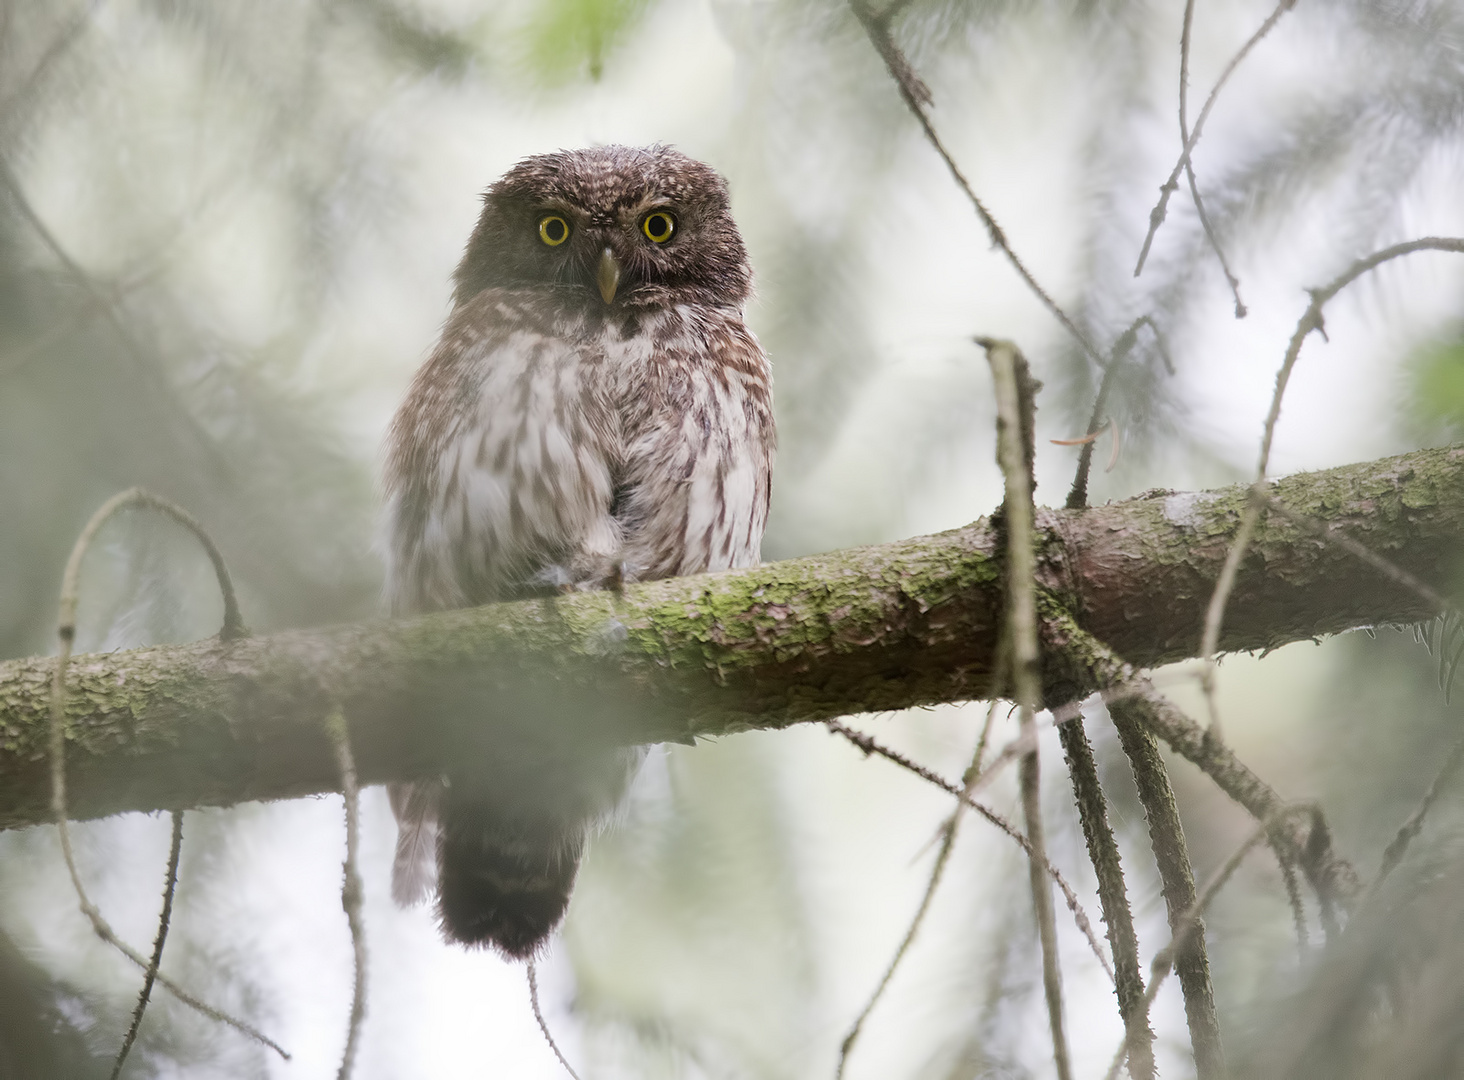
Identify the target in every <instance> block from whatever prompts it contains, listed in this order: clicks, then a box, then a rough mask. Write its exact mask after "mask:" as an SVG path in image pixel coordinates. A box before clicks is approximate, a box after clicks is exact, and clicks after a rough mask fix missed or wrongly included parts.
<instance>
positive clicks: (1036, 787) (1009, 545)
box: [982, 341, 1072, 1080]
mask: <svg viewBox="0 0 1464 1080" xmlns="http://www.w3.org/2000/svg"><path fill="white" fill-rule="evenodd" d="M982 344H983V346H984V348H985V349H986V359H987V361H988V362H989V363H990V364H991V372H992V382H993V384H994V387H995V390H996V418H997V419H996V442H997V450H996V457H997V461H998V463H999V464H1000V465H1001V471H1002V474H1003V476H1004V478H1005V481H1006V498H1005V501H1004V502H1003V503H1002V509H1003V524H1004V525H1005V528H1006V580H1007V596H1006V627H1007V637H1008V640H1009V641H1010V642H1011V681H1012V687H1013V689H1014V691H1015V695H1016V699H1017V708H1018V715H1019V717H1020V730H1021V731H1022V733H1023V734H1028V733H1030V732H1031V731H1032V730H1033V729H1034V728H1035V725H1036V713H1037V709H1038V708H1040V707H1041V704H1042V674H1041V668H1040V663H1041V653H1040V652H1039V650H1038V647H1037V584H1036V573H1037V554H1036V551H1035V548H1034V546H1033V517H1034V510H1033V507H1032V486H1033V485H1032V449H1031V448H1032V429H1033V417H1032V409H1033V403H1032V391H1031V381H1030V376H1029V375H1028V374H1027V363H1026V361H1025V360H1024V359H1022V357H1021V354H1020V353H1018V351H1017V349H1016V346H1014V345H1012V344H1010V343H1009V342H996V341H992V342H983V343H982ZM1019 769H1020V779H1021V787H1022V815H1023V817H1024V818H1025V820H1026V824H1027V838H1028V840H1030V841H1031V845H1032V848H1031V850H1032V857H1031V860H1030V877H1031V883H1032V904H1033V907H1034V909H1035V911H1036V915H1037V932H1038V937H1039V939H1040V941H1041V943H1042V986H1043V991H1044V995H1045V996H1046V998H1047V1019H1048V1025H1049V1026H1050V1027H1051V1029H1052V1056H1053V1062H1054V1064H1055V1065H1056V1067H1057V1076H1058V1080H1070V1078H1071V1076H1072V1065H1071V1063H1070V1060H1069V1057H1068V1047H1067V1036H1066V1034H1065V1033H1064V1031H1063V1015H1062V970H1061V968H1060V967H1059V965H1058V955H1057V925H1056V923H1055V922H1054V920H1053V914H1052V887H1051V886H1050V885H1049V884H1048V882H1047V875H1046V874H1045V873H1043V864H1044V863H1045V862H1046V861H1047V853H1046V844H1045V840H1044V836H1043V828H1042V786H1041V765H1040V758H1039V755H1038V752H1037V746H1036V745H1035V741H1034V745H1033V746H1032V748H1031V749H1030V750H1028V751H1027V752H1026V754H1024V755H1023V757H1022V760H1021V764H1020V766H1019Z"/></svg>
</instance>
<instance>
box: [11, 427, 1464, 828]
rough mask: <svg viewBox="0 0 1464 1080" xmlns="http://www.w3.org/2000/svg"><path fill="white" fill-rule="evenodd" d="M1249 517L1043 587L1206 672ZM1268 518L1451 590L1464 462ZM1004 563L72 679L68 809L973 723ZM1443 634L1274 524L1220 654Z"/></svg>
mask: <svg viewBox="0 0 1464 1080" xmlns="http://www.w3.org/2000/svg"><path fill="white" fill-rule="evenodd" d="M1247 490H1248V489H1247V488H1246V487H1245V486H1235V487H1230V488H1225V489H1222V490H1219V491H1213V492H1200V493H1188V494H1176V493H1171V492H1150V493H1147V494H1146V495H1144V496H1141V497H1139V498H1136V499H1130V500H1128V501H1126V502H1121V503H1113V504H1109V505H1107V506H1102V507H1097V508H1094V509H1091V510H1084V511H1051V510H1049V511H1041V512H1040V513H1039V515H1038V521H1037V524H1038V536H1037V545H1036V549H1037V552H1038V559H1039V565H1038V581H1039V584H1040V585H1041V586H1042V588H1043V589H1044V590H1045V591H1046V593H1047V594H1048V595H1050V596H1053V597H1055V598H1056V599H1058V600H1059V601H1060V602H1061V603H1062V604H1063V605H1064V606H1065V607H1066V608H1067V609H1068V610H1070V611H1072V612H1074V613H1075V614H1076V617H1077V620H1078V623H1079V624H1080V626H1081V627H1082V629H1083V630H1084V631H1086V632H1087V633H1088V634H1091V635H1092V636H1093V637H1095V638H1097V639H1099V640H1101V641H1103V642H1105V643H1106V644H1107V645H1108V646H1109V647H1110V648H1111V649H1112V650H1113V651H1114V653H1115V654H1117V655H1118V656H1122V657H1123V658H1124V659H1126V660H1127V661H1129V662H1130V663H1133V664H1135V665H1139V666H1142V667H1150V666H1154V665H1157V664H1162V663H1167V662H1171V661H1174V660H1178V659H1182V658H1185V657H1188V656H1192V655H1194V654H1195V652H1196V650H1197V648H1198V645H1199V641H1198V636H1199V635H1198V633H1197V627H1198V626H1199V625H1200V622H1201V616H1202V613H1203V611H1204V609H1205V604H1206V603H1207V601H1208V600H1209V597H1210V593H1211V591H1212V589H1213V587H1214V582H1215V579H1216V576H1217V575H1218V573H1219V570H1220V566H1221V564H1222V563H1223V561H1224V559H1225V553H1226V549H1227V547H1228V546H1229V541H1230V538H1231V536H1232V535H1233V533H1234V530H1235V528H1236V525H1237V523H1238V521H1239V520H1240V516H1241V514H1242V512H1243V511H1244V509H1245V503H1246V499H1247ZM1271 492H1272V494H1273V495H1274V496H1275V497H1276V498H1279V499H1281V500H1282V501H1284V502H1285V503H1286V505H1287V506H1288V507H1290V508H1291V509H1292V510H1294V511H1295V512H1296V513H1298V514H1301V515H1305V516H1306V517H1309V518H1314V519H1317V520H1320V521H1323V522H1326V523H1327V524H1329V525H1331V526H1333V527H1335V528H1341V529H1345V530H1346V532H1347V534H1348V535H1349V536H1351V537H1353V538H1354V539H1355V540H1357V542H1358V543H1361V544H1363V545H1365V546H1366V547H1368V548H1370V549H1371V550H1373V551H1376V552H1378V553H1379V554H1381V555H1383V556H1384V557H1386V558H1388V559H1389V560H1390V561H1391V562H1393V563H1395V564H1396V565H1397V566H1399V567H1400V568H1402V569H1403V570H1405V571H1406V572H1407V573H1409V574H1411V575H1413V576H1414V577H1416V578H1419V579H1420V580H1422V581H1424V582H1430V583H1432V584H1433V586H1434V587H1439V586H1440V585H1441V584H1442V583H1443V582H1446V581H1447V580H1448V578H1449V574H1448V570H1449V567H1450V566H1451V565H1452V560H1453V558H1454V554H1455V552H1456V551H1457V547H1458V537H1459V536H1461V535H1464V448H1452V449H1443V450H1424V451H1418V452H1416V453H1413V454H1408V455H1404V456H1402V457H1397V458H1388V459H1384V460H1381V461H1376V462H1370V463H1366V464H1362V465H1352V466H1347V467H1344V468H1340V469H1332V470H1328V471H1326V472H1317V473H1304V474H1300V475H1297V476H1293V477H1290V478H1287V479H1285V480H1282V481H1279V482H1277V483H1276V484H1275V485H1274V486H1273V487H1272V489H1271ZM996 555H997V545H996V539H995V536H994V534H993V531H992V529H991V527H990V525H989V524H988V523H987V522H985V521H979V522H976V523H974V524H972V525H969V526H967V527H965V528H963V529H957V530H954V531H952V532H948V533H942V534H940V535H938V536H931V537H919V538H916V539H913V540H905V541H901V542H899V543H894V544H886V545H883V546H880V547H872V548H860V549H853V550H849V551H842V552H835V553H833V554H829V555H821V556H814V557H812V558H807V559H798V560H794V561H790V562H784V563H775V564H772V565H768V566H762V567H757V568H754V569H751V570H740V571H732V572H727V573H722V574H713V575H705V576H701V577H694V578H681V579H673V580H668V581H659V582H652V583H648V584H644V585H637V586H634V587H631V588H628V589H626V590H625V592H624V594H623V596H622V597H620V598H618V599H612V597H610V596H609V595H608V594H597V593H581V594H576V595H572V596H567V597H562V598H558V599H554V600H537V601H525V602H521V603H517V604H500V605H494V606H490V607H484V608H477V609H473V610H468V611H456V612H444V613H441V614H436V615H428V616H422V617H419V618H414V619H401V620H395V621H392V622H372V623H362V624H357V625H351V626H341V627H333V628H327V629H323V630H312V631H290V632H286V633H280V634H273V635H260V636H258V637H252V638H245V639H242V640H238V641H232V642H227V643H224V642H220V641H218V640H217V639H209V640H206V641H200V642H194V643H192V644H188V645H175V646H162V647H156V648H147V649H138V650H132V651H127V652H117V653H110V654H106V655H97V654H93V655H83V656H77V657H75V658H73V660H72V661H71V666H70V669H69V675H68V682H69V685H70V686H71V692H70V693H69V695H68V699H67V705H66V712H67V729H68V746H67V753H66V760H67V773H68V777H67V787H68V792H69V800H70V801H69V810H70V813H71V815H72V816H73V817H74V818H84V817H95V816H100V815H104V814H111V813H117V812H119V811H123V810H156V809H168V810H171V809H178V808H182V807H192V806H202V805H228V804H232V803H235V802H240V801H243V800H247V799H262V798H284V797H290V796H296V795H304V794H308V793H314V792H321V791H328V790H335V789H336V788H337V787H338V786H339V783H340V780H339V772H338V769H337V767H336V761H335V756H334V753H333V752H332V748H331V745H330V742H329V739H328V738H327V737H326V735H325V732H324V731H323V729H322V727H321V725H320V722H319V718H320V716H322V715H323V714H325V713H326V712H328V711H329V710H330V708H331V707H332V706H333V705H334V704H336V703H339V705H340V707H341V708H342V709H343V710H344V711H345V714H346V716H347V717H349V720H350V737H351V745H352V748H353V750H354V751H355V755H356V762H357V766H358V768H359V772H360V779H361V782H362V783H368V784H369V783H380V782H382V781H384V780H389V779H407V778H410V777H412V776H421V775H429V774H433V773H435V772H437V771H438V770H440V769H441V767H442V764H443V763H444V762H446V761H449V760H453V759H454V757H455V756H456V755H461V754H465V753H483V752H484V751H485V749H489V750H491V749H492V748H494V747H498V748H503V747H507V746H514V747H529V748H532V747H533V746H535V745H539V746H544V745H552V744H555V743H564V744H579V743H585V742H592V743H594V742H600V743H635V742H656V741H664V740H680V741H687V740H688V739H691V738H692V737H694V736H696V735H718V734H725V733H728V732H734V731H743V730H748V729H751V728H777V727H783V726H786V725H788V724H792V723H799V722H804V721H813V720H824V719H827V718H829V717H834V716H841V715H847V714H849V713H856V712H868V711H879V710H887V709H898V708H905V707H909V706H914V705H928V704H934V703H937V702H945V701H963V700H971V699H976V698H981V697H984V696H986V695H987V694H988V693H989V691H990V685H991V673H992V665H993V662H994V657H995V652H996V644H997V639H998V636H999V632H998V631H999V612H1000V609H1001V594H1002V577H1001V572H1000V566H999V562H998V560H997V557H996ZM1432 614H1433V611H1432V609H1431V607H1430V606H1429V605H1427V604H1426V603H1425V602H1424V601H1422V600H1421V599H1420V598H1419V597H1418V596H1416V595H1415V594H1414V593H1413V592H1412V591H1410V590H1407V589H1404V588H1402V587H1400V586H1399V585H1398V584H1397V583H1396V582H1395V581H1392V580H1390V579H1388V578H1386V577H1383V576H1382V575H1379V574H1378V573H1376V572H1375V571H1374V570H1372V569H1371V568H1370V567H1368V566H1365V565H1362V564H1360V563H1358V562H1357V560H1356V559H1354V558H1353V556H1351V555H1350V554H1348V553H1347V552H1346V551H1343V550H1341V549H1339V548H1337V547H1336V546H1335V545H1331V544H1327V543H1325V542H1323V541H1321V540H1319V539H1317V538H1316V537H1314V536H1312V535H1311V534H1310V533H1309V532H1308V531H1307V530H1306V529H1304V528H1301V527H1299V526H1297V525H1294V524H1292V523H1291V522H1289V521H1286V520H1283V519H1280V517H1279V515H1278V516H1277V517H1275V518H1268V519H1266V520H1265V521H1264V522H1263V523H1262V524H1261V526H1260V527H1259V529H1258V531H1257V534H1256V538H1255V540H1254V542H1253V543H1252V545H1251V553H1250V555H1249V556H1248V557H1247V558H1246V560H1245V561H1244V563H1243V564H1242V566H1241V568H1240V573H1239V576H1238V578H1237V581H1236V587H1235V592H1234V594H1233V596H1232V599H1231V602H1230V608H1229V612H1228V615H1227V619H1226V626H1225V633H1224V635H1223V637H1222V639H1221V642H1220V646H1221V648H1222V649H1226V650H1234V649H1256V648H1268V647H1274V646H1276V645H1280V644H1283V643H1285V642H1287V641H1294V640H1299V639H1305V638H1310V637H1313V636H1316V635H1319V634H1327V633H1335V632H1337V631H1340V630H1344V629H1348V628H1351V627H1356V626H1363V625H1374V624H1377V623H1386V622H1410V621H1413V620H1416V619H1419V618H1423V617H1426V616H1429V615H1432ZM1044 667H1045V662H1044ZM54 670H55V660H54V659H52V658H45V657H31V658H28V659H23V660H13V661H10V662H8V663H4V664H0V827H10V826H15V825H24V824H33V823H38V822H43V821H48V820H50V812H49V809H48V808H49V790H50V789H49V777H48V774H47V769H46V732H47V701H48V696H49V687H50V681H51V677H52V675H53V673H54ZM1165 737H1166V739H1168V737H1167V736H1165ZM1180 752H1181V753H1184V752H1185V751H1184V750H1182V749H1181V750H1180Z"/></svg>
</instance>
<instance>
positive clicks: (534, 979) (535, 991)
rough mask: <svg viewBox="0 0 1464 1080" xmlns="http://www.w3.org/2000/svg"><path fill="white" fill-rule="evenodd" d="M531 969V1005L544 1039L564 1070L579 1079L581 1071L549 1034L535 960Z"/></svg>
mask: <svg viewBox="0 0 1464 1080" xmlns="http://www.w3.org/2000/svg"><path fill="white" fill-rule="evenodd" d="M528 969H529V1005H530V1006H531V1007H532V1008H533V1010H534V1019H535V1020H537V1021H539V1030H540V1031H541V1032H543V1033H544V1041H545V1042H547V1043H548V1044H549V1049H550V1050H553V1051H554V1056H555V1057H557V1058H558V1059H559V1064H561V1065H563V1066H564V1071H565V1072H567V1073H569V1075H570V1076H571V1077H572V1078H573V1080H579V1073H577V1072H575V1071H574V1069H573V1068H571V1067H570V1064H569V1062H568V1061H566V1060H565V1059H564V1055H563V1054H561V1053H560V1052H559V1044H558V1043H556V1042H555V1041H554V1036H553V1035H551V1034H549V1025H548V1024H546V1023H545V1022H544V1013H543V1011H542V1010H540V1008H539V978H538V976H537V975H536V974H535V973H534V961H532V960H530V961H529V963H528Z"/></svg>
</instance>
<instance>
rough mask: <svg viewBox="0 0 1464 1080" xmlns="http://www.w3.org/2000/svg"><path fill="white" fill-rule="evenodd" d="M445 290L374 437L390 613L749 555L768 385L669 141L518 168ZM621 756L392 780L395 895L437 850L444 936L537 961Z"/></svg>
mask: <svg viewBox="0 0 1464 1080" xmlns="http://www.w3.org/2000/svg"><path fill="white" fill-rule="evenodd" d="M656 215H661V217H656ZM653 217H654V218H655V220H649V219H651V218H653ZM662 217H664V218H666V219H668V220H662ZM551 219H554V220H557V221H559V222H560V223H561V224H562V225H563V232H564V234H565V235H563V236H561V228H560V225H555V224H552V221H551ZM668 221H669V224H668ZM546 222H548V223H549V224H547V225H546V224H545V223H546ZM663 231H664V232H667V233H669V235H668V236H667V238H665V239H664V240H661V241H659V242H658V240H657V234H658V233H660V232H663ZM456 282H457V287H456V290H455V293H454V306H453V311H452V313H451V315H450V316H449V318H448V321H447V325H446V327H445V328H444V330H443V334H442V338H441V340H440V342H439V343H438V345H437V347H436V349H435V350H434V351H433V353H432V354H431V356H430V357H429V358H428V360H427V361H426V363H425V364H423V366H422V368H421V370H420V371H419V372H418V373H417V376H416V378H415V379H414V380H413V383H412V386H411V389H410V391H409V392H408V395H407V399H406V401H405V402H404V404H403V405H402V407H401V409H400V411H399V412H398V413H397V416H396V419H395V421H394V422H393V424H392V428H391V434H390V437H389V440H388V448H387V462H386V498H387V514H386V546H387V554H388V578H387V590H388V598H389V601H390V605H391V608H392V610H393V612H395V613H398V614H405V613H412V612H422V611H433V610H440V609H444V608H454V607H464V606H468V605H472V604H481V603H487V602H491V601H496V600H507V599H515V598H520V597H527V596H534V595H552V594H553V593H554V592H556V591H559V590H563V589H569V588H595V587H600V586H602V585H605V584H607V583H610V582H613V581H620V580H624V581H634V580H638V579H652V578H660V577H668V576H672V575H678V574H691V573H697V572H700V571H703V570H716V569H725V568H728V567H736V566H749V565H753V564H755V563H756V562H757V561H758V558H759V550H760V546H761V541H762V533H763V527H764V524H765V523H766V520H767V508H768V495H769V480H770V474H771V467H772V456H773V447H774V434H773V421H772V405H771V387H770V377H769V372H768V366H767V360H766V358H765V357H764V355H763V353H762V350H761V348H760V347H759V346H758V343H757V341H756V339H755V338H754V337H753V336H752V334H751V333H750V332H749V331H748V330H747V328H746V326H745V325H744V323H743V318H742V308H743V304H744V303H745V301H746V299H747V296H748V293H749V291H750V287H751V272H750V269H749V267H748V265H747V258H746V254H745V252H744V249H743V247H742V242H741V239H740V237H739V236H738V234H737V229H736V226H735V225H734V224H733V222H732V218H731V214H730V211H729V208H728V202H727V192H726V186H725V184H724V183H723V181H722V180H721V178H720V177H718V176H717V175H716V173H715V172H713V171H712V170H711V169H709V168H708V167H707V166H705V165H703V164H701V163H699V162H696V161H693V160H691V159H690V158H687V157H685V156H684V155H682V154H680V153H677V152H676V151H674V150H670V149H668V148H665V147H651V148H649V149H630V148H626V147H617V146H610V147H601V148H596V149H591V150H579V151H570V152H561V153H557V154H546V155H542V156H538V157H532V158H528V159H526V160H525V161H523V162H521V163H520V164H519V165H517V166H515V167H514V168H513V169H512V170H510V172H509V173H507V174H506V175H505V176H504V177H503V178H502V179H501V180H500V181H498V183H496V184H494V185H493V186H492V187H491V188H490V189H489V191H488V193H487V194H486V195H485V197H484V209H483V213H482V216H481V217H480V219H479V221H478V225H477V227H476V229H475V230H474V232H473V235H472V237H471V239H470V240H469V243H468V248H467V251H466V253H465V254H464V256H463V259H462V262H461V263H460V265H459V266H458V270H457V274H456ZM632 761H633V756H632V755H629V754H626V753H615V754H611V755H600V756H598V757H593V759H591V760H585V759H576V760H572V761H571V760H568V759H566V758H564V757H563V756H562V755H559V756H555V755H550V757H549V758H546V759H544V760H541V761H538V762H535V763H533V764H532V765H531V766H530V768H529V770H528V771H529V773H530V774H536V775H532V776H530V777H529V779H527V780H526V778H525V770H524V762H522V761H516V762H514V763H513V768H512V769H511V770H510V769H508V768H498V767H495V764H494V763H492V762H479V763H474V764H473V765H472V766H471V767H465V769H464V770H463V771H462V772H461V773H460V774H452V775H449V776H448V777H446V778H445V780H444V782H441V783H432V782H419V783H416V784H412V785H403V786H397V787H395V788H394V789H393V791H392V805H393V809H394V810H395V811H396V813H397V818H398V821H399V822H400V824H401V836H400V838H399V845H398V852H397V864H396V867H395V869H394V874H393V895H394V896H395V897H396V898H397V900H398V901H400V902H404V903H408V902H412V901H414V900H417V899H420V898H421V897H422V896H424V895H425V894H426V893H427V891H428V890H429V889H430V886H431V881H432V877H433V869H434V867H433V862H434V861H435V863H436V870H437V877H438V881H439V902H438V910H439V914H440V916H441V919H442V926H443V930H444V932H445V933H446V935H447V936H448V937H449V938H451V939H453V940H457V941H462V942H465V943H469V944H490V945H493V946H495V947H496V948H498V949H499V950H500V951H502V952H504V953H505V954H507V955H510V956H528V955H531V954H532V952H533V951H534V949H536V948H537V947H538V946H539V945H540V944H541V943H542V942H543V940H544V939H545V937H547V935H548V934H549V933H550V932H551V931H552V929H553V927H554V926H555V925H556V924H557V923H558V921H559V919H560V917H562V915H563V912H564V908H565V906H566V904H567V903H568V898H569V891H570V888H571V886H572V884H573V879H574V874H575V870H576V868H577V866H578V861H579V856H580V853H581V850H582V847H583V842H584V838H585V834H586V830H587V829H588V828H589V826H590V825H591V823H592V822H593V820H594V819H595V818H596V817H597V816H599V815H601V814H603V813H604V812H605V811H607V810H608V809H609V808H610V807H611V806H613V804H614V801H615V800H616V799H617V798H618V797H619V795H620V793H621V792H622V791H623V788H624V786H625V783H626V782H627V780H628V778H629V772H630V766H631V763H632Z"/></svg>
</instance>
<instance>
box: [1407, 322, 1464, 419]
mask: <svg viewBox="0 0 1464 1080" xmlns="http://www.w3.org/2000/svg"><path fill="white" fill-rule="evenodd" d="M1411 374H1412V391H1413V393H1412V399H1413V400H1412V401H1411V402H1410V405H1411V406H1412V408H1413V412H1414V414H1415V415H1416V416H1417V418H1418V420H1419V421H1420V423H1421V424H1422V425H1423V426H1424V427H1425V428H1428V429H1434V430H1435V431H1437V430H1438V429H1442V430H1443V432H1444V433H1445V434H1446V435H1447V437H1448V438H1450V439H1457V438H1458V437H1459V436H1460V435H1461V434H1464V340H1459V339H1456V340H1453V341H1444V342H1440V343H1437V344H1435V345H1433V346H1431V347H1428V348H1426V349H1423V350H1422V351H1421V352H1420V353H1419V354H1418V355H1416V356H1415V357H1413V360H1412V372H1411Z"/></svg>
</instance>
